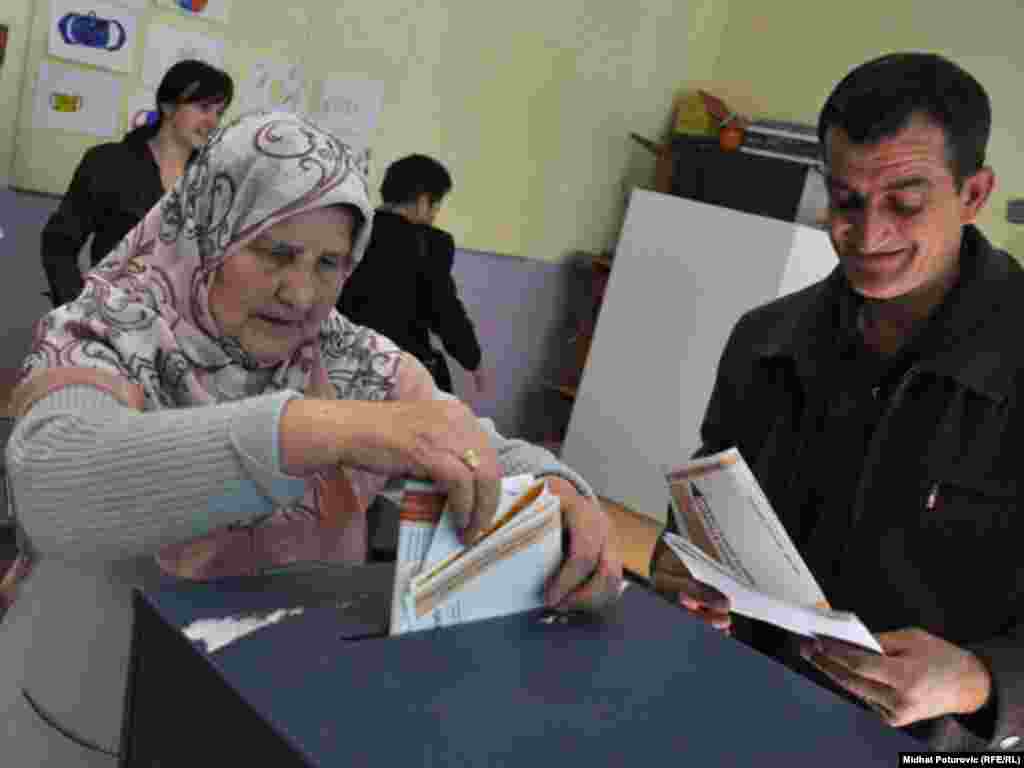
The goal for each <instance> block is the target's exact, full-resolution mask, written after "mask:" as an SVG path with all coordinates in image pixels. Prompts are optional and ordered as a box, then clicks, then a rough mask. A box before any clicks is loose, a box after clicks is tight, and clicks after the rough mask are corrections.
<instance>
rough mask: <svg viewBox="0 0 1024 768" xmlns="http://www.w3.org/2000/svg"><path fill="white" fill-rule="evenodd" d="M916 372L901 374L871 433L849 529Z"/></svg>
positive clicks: (858, 516) (913, 368)
mask: <svg viewBox="0 0 1024 768" xmlns="http://www.w3.org/2000/svg"><path fill="white" fill-rule="evenodd" d="M917 374H918V368H917V366H911V367H910V370H908V371H907V372H906V373H905V374H903V378H901V379H900V383H899V385H898V386H897V387H896V391H895V392H893V395H892V397H890V398H889V402H888V403H886V406H885V410H884V411H883V412H882V418H881V419H879V420H878V426H877V427H875V431H874V433H873V434H872V435H871V442H870V444H869V445H868V451H867V455H866V457H865V462H864V471H863V472H861V475H860V479H859V480H858V481H857V493H856V495H855V497H854V504H853V509H852V512H853V514H852V515H851V520H850V525H851V529H852V527H853V526H854V525H856V524H857V521H858V520H860V518H861V514H862V510H863V507H864V495H865V493H866V492H867V482H866V481H867V479H868V478H869V477H870V476H871V473H872V471H873V470H874V467H875V465H876V464H877V463H878V454H879V451H880V450H881V443H882V438H881V436H882V435H884V434H885V431H886V428H887V427H888V422H889V420H890V419H891V418H892V414H893V412H895V410H896V409H897V408H899V406H900V405H901V404H902V402H903V397H904V395H905V394H906V392H907V389H908V388H909V387H910V382H911V380H913V378H914V377H915V376H916V375H917ZM937 488H938V487H937V486H936V489H935V490H936V492H937ZM929 498H930V497H929ZM850 538H851V537H847V538H846V541H847V544H848V543H849V541H850ZM843 555H845V546H844V547H843V551H842V552H840V560H841V559H842V557H843Z"/></svg>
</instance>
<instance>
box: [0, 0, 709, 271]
mask: <svg viewBox="0 0 1024 768" xmlns="http://www.w3.org/2000/svg"><path fill="white" fill-rule="evenodd" d="M698 2H703V0H698ZM12 4H13V7H14V8H15V9H16V10H17V9H20V16H29V15H34V18H35V22H36V24H35V29H34V31H33V34H32V42H31V45H30V47H29V50H28V55H27V58H26V56H25V55H24V54H23V53H22V52H21V51H18V50H14V51H12V52H11V56H10V59H11V61H10V62H9V66H8V67H5V69H4V73H3V80H2V82H0V88H2V89H3V91H2V94H0V95H2V96H3V97H4V98H3V103H4V106H5V108H6V109H7V112H6V114H0V151H2V152H4V153H6V154H5V155H4V156H0V160H5V159H6V160H10V157H11V155H12V153H13V157H14V163H13V166H14V176H15V179H14V181H15V183H16V184H17V185H18V186H21V187H26V188H29V189H35V190H41V191H46V192H51V193H55V194H61V193H63V191H64V190H65V189H66V187H67V183H68V181H69V179H70V176H71V173H72V172H73V170H74V168H75V166H76V165H77V162H78V159H79V158H80V157H81V154H82V152H83V151H84V150H85V149H86V148H87V147H88V146H90V145H91V144H93V143H96V140H95V139H92V138H90V137H87V136H81V135H76V134H70V133H65V132H60V131H45V130H44V131H40V130H39V129H38V127H37V126H34V125H33V124H32V119H31V118H32V108H31V104H32V84H33V83H34V79H35V75H36V71H37V68H38V63H39V61H41V60H42V59H43V58H44V57H45V56H46V50H45V48H46V46H45V37H46V30H47V25H48V21H49V19H48V17H49V7H50V3H49V0H4V3H3V5H4V7H7V6H12ZM293 6H297V7H293ZM30 10H31V11H33V13H32V14H30V13H29V11H30ZM2 13H4V12H3V11H0V14H2ZM15 15H19V14H15ZM140 19H141V22H142V24H141V28H142V30H143V43H144V42H145V29H146V28H147V27H148V25H149V24H150V23H153V22H157V21H159V22H166V23H172V24H177V25H179V26H182V27H185V28H187V29H192V30H197V31H200V32H202V33H204V34H208V35H214V36H219V37H222V38H223V39H224V40H225V42H226V59H227V62H226V63H227V68H228V70H229V71H230V72H231V73H232V74H233V75H235V76H236V77H241V76H244V75H245V74H246V72H247V71H248V70H249V68H250V67H251V65H252V63H253V62H254V61H255V60H256V59H257V58H258V57H259V56H261V55H263V54H265V53H273V54H278V55H280V56H281V57H286V58H290V59H295V60H298V61H300V62H301V63H302V64H304V65H305V69H306V71H307V73H309V74H310V75H311V76H312V78H314V79H317V80H318V79H319V78H321V77H323V76H325V75H327V74H329V73H338V74H362V75H366V76H369V77H372V78H375V79H378V80H380V81H382V82H384V84H385V89H384V105H383V111H382V113H381V115H380V122H379V130H378V131H377V134H376V138H375V141H374V150H375V156H374V163H373V167H374V178H372V179H371V182H372V185H373V187H374V188H376V187H377V186H378V185H379V178H380V174H381V172H382V171H383V169H384V168H385V167H386V165H387V164H388V163H389V162H391V161H392V160H394V159H396V158H397V157H399V156H400V155H404V154H407V153H410V152H425V153H428V154H432V155H436V156H438V157H439V158H440V159H442V160H443V161H444V162H445V163H446V164H448V165H449V167H450V168H451V170H452V172H453V175H454V177H455V189H454V192H453V194H452V196H451V198H450V201H449V204H448V205H447V206H446V208H445V210H444V211H443V213H442V216H441V219H440V220H439V224H440V225H441V226H444V227H446V228H448V229H450V230H452V232H453V234H454V235H455V237H456V240H457V241H458V242H459V244H460V245H461V246H463V247H467V248H475V249H480V250H487V251H494V252H498V253H508V254H516V255H522V256H527V257H531V258H539V259H544V260H551V261H555V260H559V259H560V258H562V257H564V256H565V255H566V254H568V253H569V252H571V251H572V250H574V249H578V248H582V249H591V250H595V249H601V248H604V247H606V246H608V245H609V244H610V243H611V242H612V241H613V240H614V237H615V236H616V234H617V232H618V228H619V222H620V217H621V213H622V197H623V196H622V185H623V179H624V177H626V176H627V175H628V174H630V173H631V172H632V171H633V168H634V166H635V165H637V164H638V163H639V164H641V165H643V163H644V162H645V161H646V158H643V157H642V155H643V154H644V150H642V149H639V148H638V147H637V146H636V145H635V144H634V143H633V142H632V141H631V140H630V139H629V132H630V131H636V132H639V133H643V134H647V135H655V134H657V133H659V132H660V130H661V129H662V128H663V126H664V124H665V123H666V121H667V118H668V115H669V112H670V110H671V103H672V96H673V93H674V91H675V89H676V88H677V86H678V84H679V83H680V81H681V80H682V79H683V78H684V76H685V69H686V62H685V52H686V50H687V42H686V38H687V33H688V30H689V28H690V11H689V8H688V6H687V4H686V3H684V2H679V1H678V0H647V2H644V3H642V4H640V5H635V4H630V3H622V2H620V1H619V0H518V2H515V3H507V2H491V1H485V2H480V1H479V0H422V2H418V3H408V2H404V1H402V0H348V1H347V2H344V3H338V2H336V0H303V1H302V2H300V3H298V4H293V3H271V2H263V1H262V0H259V1H256V0H246V1H245V2H235V3H234V4H233V16H232V19H231V23H230V24H228V25H221V24H216V23H212V22H206V21H203V20H197V19H183V18H181V17H180V16H178V15H175V14H173V13H172V14H170V15H168V14H167V13H166V12H163V11H160V10H158V9H157V8H156V7H152V6H151V7H149V8H147V10H144V11H142V12H141V13H140ZM24 38H25V32H24V31H22V30H20V29H18V30H15V34H14V40H15V43H16V45H17V44H18V43H19V42H23V41H24ZM23 60H24V61H27V62H28V66H27V70H28V74H29V78H28V79H29V82H28V86H27V87H25V88H23V89H21V91H20V99H19V98H16V96H17V95H18V93H19V82H18V80H19V78H18V77H17V75H19V74H20V73H19V72H18V68H19V67H20V64H21V61H23ZM141 68H142V57H141V56H140V57H138V59H137V60H136V62H135V71H134V72H133V73H130V74H127V75H124V76H122V82H123V85H124V92H125V104H124V105H123V109H124V111H125V112H127V109H128V103H127V102H128V99H129V97H130V96H131V95H132V94H134V92H135V91H136V90H137V88H138V87H139V85H140V84H141V75H140V73H141ZM317 91H318V88H314V89H313V95H314V96H316V95H317ZM19 103H20V105H21V116H20V120H19V121H18V130H17V131H16V133H14V132H13V126H14V123H15V117H16V115H15V110H14V108H15V106H16V105H18V104H19ZM4 167H7V163H5V164H4Z"/></svg>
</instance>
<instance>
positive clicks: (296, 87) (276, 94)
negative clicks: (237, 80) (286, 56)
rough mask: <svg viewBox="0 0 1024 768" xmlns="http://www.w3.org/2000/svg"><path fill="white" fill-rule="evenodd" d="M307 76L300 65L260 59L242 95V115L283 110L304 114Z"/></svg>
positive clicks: (240, 96) (239, 102) (245, 83)
mask: <svg viewBox="0 0 1024 768" xmlns="http://www.w3.org/2000/svg"><path fill="white" fill-rule="evenodd" d="M307 90H308V86H307V82H306V73H305V71H304V70H303V68H302V65H301V64H296V63H293V62H288V61H284V60H281V59H260V60H259V61H257V62H255V63H254V64H253V65H252V67H251V68H250V69H249V74H248V75H247V76H246V78H245V81H244V82H243V84H242V88H241V92H240V93H239V99H238V108H239V111H240V112H248V111H251V110H278V109H279V110H284V111H286V112H305V111H306V102H307Z"/></svg>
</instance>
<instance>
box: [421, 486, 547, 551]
mask: <svg viewBox="0 0 1024 768" xmlns="http://www.w3.org/2000/svg"><path fill="white" fill-rule="evenodd" d="M534 482H535V480H534V477H533V475H511V476H509V477H503V478H502V479H501V498H500V499H499V500H498V509H497V511H496V512H495V513H494V516H495V518H499V517H501V516H502V515H503V514H505V513H506V512H507V511H508V509H509V507H511V506H512V505H513V504H514V503H515V501H516V499H517V498H519V497H520V496H521V495H522V494H523V493H525V492H526V491H527V490H528V489H529V487H530V486H531V485H533V483H534ZM462 547H463V544H462V541H460V539H459V531H458V528H456V527H455V522H454V520H453V518H452V516H451V515H450V514H449V513H448V507H447V506H446V507H445V510H444V512H443V513H442V514H441V521H440V522H439V523H438V524H437V528H435V529H434V538H433V539H432V540H431V542H430V549H429V550H428V551H427V554H426V557H424V558H423V562H424V563H425V568H426V569H429V568H431V567H432V566H435V565H437V564H438V563H440V562H441V561H442V560H444V559H445V558H446V557H448V556H450V555H452V554H454V553H455V552H458V551H460V550H461V549H462Z"/></svg>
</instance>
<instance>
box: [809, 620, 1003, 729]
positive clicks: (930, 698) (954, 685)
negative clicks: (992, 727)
mask: <svg viewBox="0 0 1024 768" xmlns="http://www.w3.org/2000/svg"><path fill="white" fill-rule="evenodd" d="M877 637H878V643H879V645H881V646H882V649H883V650H884V651H885V655H884V656H879V655H877V654H874V653H871V652H869V651H865V650H862V649H860V648H856V647H854V646H851V645H848V644H847V643H843V642H840V641H838V640H830V639H827V638H821V639H819V640H808V641H805V642H803V643H801V646H800V655H801V656H803V657H804V659H806V660H807V661H808V662H810V663H811V664H813V665H814V666H815V667H817V668H818V669H820V670H821V671H822V672H823V673H824V674H825V675H827V676H828V677H829V678H830V679H831V680H832V681H833V682H835V683H836V684H837V685H839V686H841V687H843V688H845V689H846V690H847V691H849V692H850V693H852V694H854V695H855V696H857V697H858V698H860V699H862V700H863V701H864V702H865V703H866V704H868V705H869V706H870V707H871V708H872V709H874V710H875V711H876V712H878V713H879V714H880V715H881V716H882V719H883V720H885V722H886V723H888V724H889V725H891V726H894V727H897V728H900V727H903V726H905V725H910V724H911V723H916V722H917V721H919V720H928V719H930V718H934V717H940V716H941V715H948V714H969V713H971V712H977V711H978V710H979V709H981V708H982V707H983V706H984V705H985V703H986V702H987V701H988V698H989V695H990V693H991V686H992V679H991V676H990V675H989V672H988V670H987V669H986V667H985V665H984V664H982V663H981V661H979V659H978V658H977V657H976V656H975V655H974V654H972V653H971V652H970V651H967V650H964V649H963V648H960V647H958V646H955V645H953V644H952V643H949V642H946V641H945V640H943V639H942V638H940V637H936V636H935V635H931V634H929V633H927V632H925V631H924V630H921V629H901V630H898V631H895V632H883V633H882V634H880V635H878V636H877Z"/></svg>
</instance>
